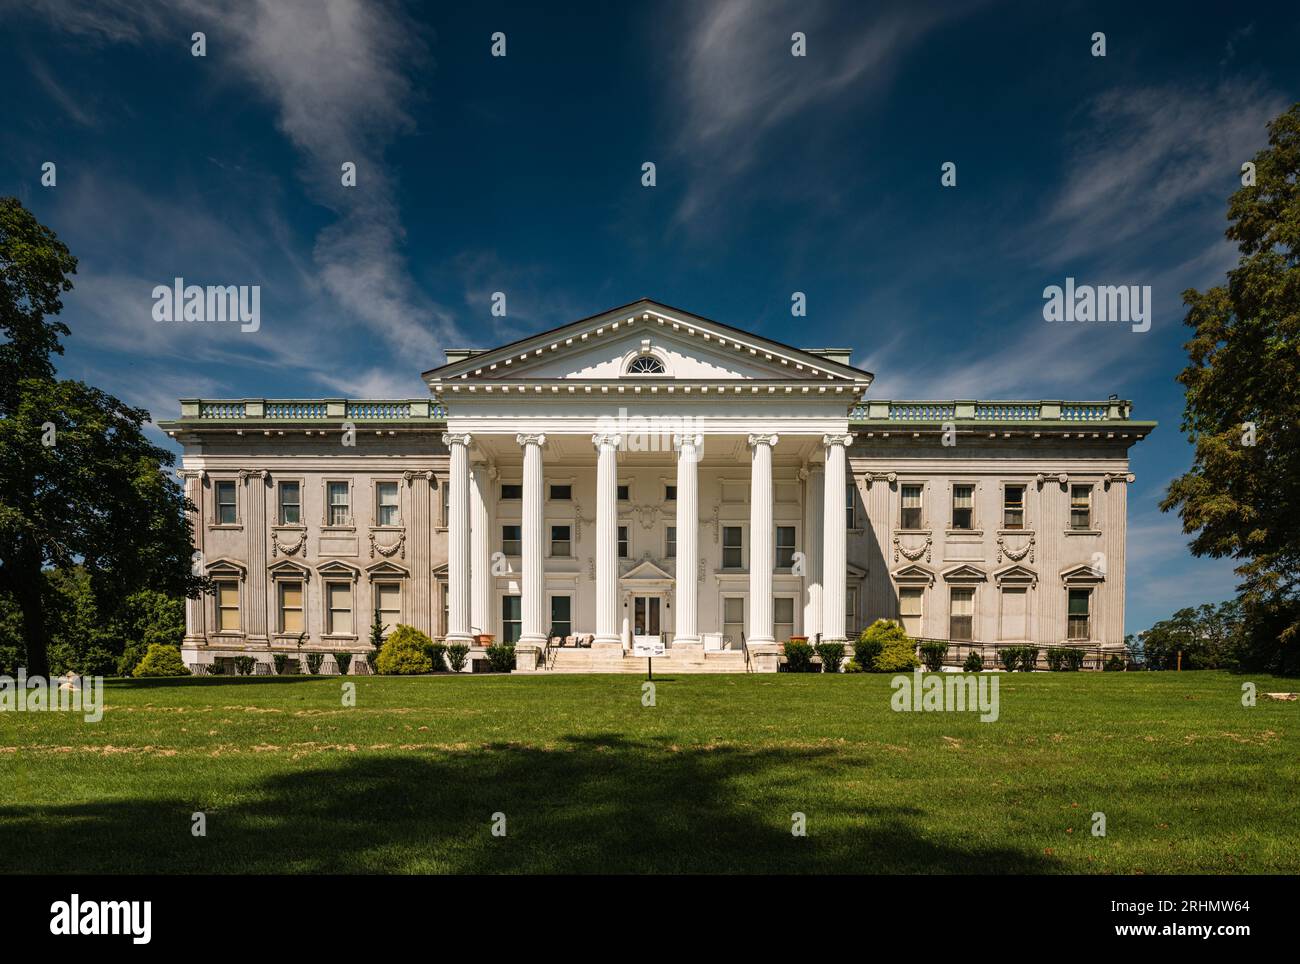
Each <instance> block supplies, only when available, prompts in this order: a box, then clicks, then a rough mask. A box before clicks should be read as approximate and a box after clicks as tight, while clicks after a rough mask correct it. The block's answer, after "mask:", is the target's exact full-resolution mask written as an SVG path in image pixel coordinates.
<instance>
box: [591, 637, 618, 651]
mask: <svg viewBox="0 0 1300 964" xmlns="http://www.w3.org/2000/svg"><path fill="white" fill-rule="evenodd" d="M591 648H592V649H606V650H609V649H616V650H618V651H619V652H620V653H621V652H622V651H623V640H621V639H619V638H617V637H615V638H613V639H601V638H600V637H599V636H598V637H596V638H595V639H594V640H592V643H591Z"/></svg>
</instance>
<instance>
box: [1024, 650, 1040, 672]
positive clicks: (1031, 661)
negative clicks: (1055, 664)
mask: <svg viewBox="0 0 1300 964" xmlns="http://www.w3.org/2000/svg"><path fill="white" fill-rule="evenodd" d="M1037 666H1038V647H1037V646H1021V647H1020V669H1021V670H1022V671H1023V672H1026V673H1032V672H1033V671H1034V670H1035V669H1036V668H1037Z"/></svg>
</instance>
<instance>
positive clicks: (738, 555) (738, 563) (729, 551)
mask: <svg viewBox="0 0 1300 964" xmlns="http://www.w3.org/2000/svg"><path fill="white" fill-rule="evenodd" d="M722 568H723V569H744V568H745V530H744V529H742V528H741V527H740V526H723V527H722Z"/></svg>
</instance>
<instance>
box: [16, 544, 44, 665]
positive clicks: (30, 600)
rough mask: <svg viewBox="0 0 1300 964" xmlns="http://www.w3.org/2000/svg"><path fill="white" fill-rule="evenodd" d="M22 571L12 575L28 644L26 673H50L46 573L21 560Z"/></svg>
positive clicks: (25, 639) (38, 566) (36, 566)
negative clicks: (46, 620)
mask: <svg viewBox="0 0 1300 964" xmlns="http://www.w3.org/2000/svg"><path fill="white" fill-rule="evenodd" d="M19 569H20V571H19V572H14V573H11V574H10V580H11V585H12V586H13V590H14V599H15V601H16V602H17V603H18V608H19V610H20V611H21V612H22V614H23V639H24V641H25V642H26V643H27V675H28V676H45V677H48V676H49V675H50V633H49V627H48V626H46V623H45V619H46V613H45V588H46V587H45V575H44V573H42V572H41V566H40V563H39V562H37V563H36V564H35V565H33V564H32V563H31V562H30V560H26V559H24V560H22V561H21V562H20V563H19Z"/></svg>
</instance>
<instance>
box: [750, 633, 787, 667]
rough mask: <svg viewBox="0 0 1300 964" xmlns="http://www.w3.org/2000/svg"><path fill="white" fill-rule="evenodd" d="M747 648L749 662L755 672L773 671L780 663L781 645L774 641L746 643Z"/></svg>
mask: <svg viewBox="0 0 1300 964" xmlns="http://www.w3.org/2000/svg"><path fill="white" fill-rule="evenodd" d="M746 645H747V646H748V648H749V664H750V666H751V667H753V670H754V672H755V673H775V672H776V671H777V669H778V667H779V666H780V665H781V647H780V645H778V644H777V643H776V642H773V641H768V642H755V641H753V640H751V641H749V642H748V643H747V644H746Z"/></svg>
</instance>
